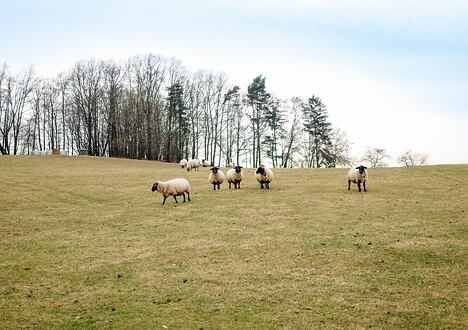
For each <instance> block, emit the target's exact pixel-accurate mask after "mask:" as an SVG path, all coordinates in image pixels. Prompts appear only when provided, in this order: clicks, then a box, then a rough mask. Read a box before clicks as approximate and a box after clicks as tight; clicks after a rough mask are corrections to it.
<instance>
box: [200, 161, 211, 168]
mask: <svg viewBox="0 0 468 330" xmlns="http://www.w3.org/2000/svg"><path fill="white" fill-rule="evenodd" d="M201 165H202V166H203V167H208V166H210V162H209V161H207V160H206V159H203V160H202V162H201Z"/></svg>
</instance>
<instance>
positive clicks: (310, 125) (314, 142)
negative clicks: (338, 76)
mask: <svg viewBox="0 0 468 330" xmlns="http://www.w3.org/2000/svg"><path fill="white" fill-rule="evenodd" d="M302 110H303V114H304V127H305V130H306V132H307V133H308V135H309V148H310V149H311V150H310V151H311V152H312V157H311V158H312V159H311V161H310V162H309V166H311V167H321V166H322V165H325V166H326V165H327V158H328V156H327V155H329V154H330V152H329V150H328V149H329V146H330V144H331V138H330V134H331V124H330V123H329V122H328V114H327V108H326V106H325V104H324V103H323V102H322V100H321V99H320V98H319V97H316V96H315V95H312V97H311V98H309V100H308V102H307V104H304V106H303V109H302Z"/></svg>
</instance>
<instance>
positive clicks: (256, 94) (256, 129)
mask: <svg viewBox="0 0 468 330" xmlns="http://www.w3.org/2000/svg"><path fill="white" fill-rule="evenodd" d="M270 97H271V96H270V94H269V93H267V92H266V90H265V78H264V77H262V76H261V75H260V76H258V77H256V78H255V79H254V80H253V81H252V83H251V84H250V85H249V87H248V89H247V102H248V103H249V105H250V106H251V108H252V113H251V116H250V121H251V123H252V134H253V138H252V156H253V157H252V158H253V159H252V160H253V161H252V165H253V166H254V167H257V166H258V165H260V164H261V161H262V159H261V138H262V135H263V134H264V132H265V128H266V125H265V124H266V120H265V114H266V112H267V110H268V101H269V99H270Z"/></svg>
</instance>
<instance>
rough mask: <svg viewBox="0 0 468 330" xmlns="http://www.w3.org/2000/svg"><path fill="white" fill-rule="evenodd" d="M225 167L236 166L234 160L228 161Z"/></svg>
mask: <svg viewBox="0 0 468 330" xmlns="http://www.w3.org/2000/svg"><path fill="white" fill-rule="evenodd" d="M226 167H228V168H229V167H231V168H233V167H236V164H235V163H234V162H229V163H227V164H226Z"/></svg>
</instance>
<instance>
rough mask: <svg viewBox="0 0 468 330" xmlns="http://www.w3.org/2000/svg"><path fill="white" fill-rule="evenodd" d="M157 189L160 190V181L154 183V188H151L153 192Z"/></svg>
mask: <svg viewBox="0 0 468 330" xmlns="http://www.w3.org/2000/svg"><path fill="white" fill-rule="evenodd" d="M156 190H158V183H157V182H156V183H155V184H153V188H151V191H152V192H155V191H156Z"/></svg>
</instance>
